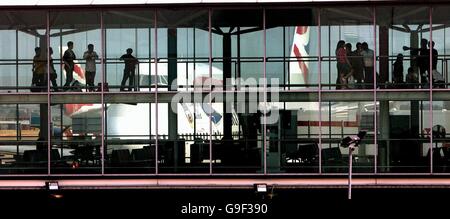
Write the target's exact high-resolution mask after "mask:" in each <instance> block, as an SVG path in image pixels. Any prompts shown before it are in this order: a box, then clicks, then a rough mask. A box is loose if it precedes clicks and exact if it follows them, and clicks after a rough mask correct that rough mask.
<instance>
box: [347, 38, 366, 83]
mask: <svg viewBox="0 0 450 219" xmlns="http://www.w3.org/2000/svg"><path fill="white" fill-rule="evenodd" d="M361 52H362V44H361V43H356V49H355V50H354V51H353V52H352V53H351V58H349V60H350V64H351V65H352V67H353V77H354V79H355V80H356V83H357V85H356V88H361V83H362V82H363V80H364V60H363V57H362V55H361Z"/></svg>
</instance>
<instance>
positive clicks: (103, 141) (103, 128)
mask: <svg viewBox="0 0 450 219" xmlns="http://www.w3.org/2000/svg"><path fill="white" fill-rule="evenodd" d="M103 22H104V21H103V11H101V12H100V30H101V31H100V33H101V39H100V41H101V46H102V48H101V50H102V54H101V57H102V58H101V59H100V64H101V66H102V79H101V81H102V84H101V86H100V91H101V104H102V107H101V112H102V113H101V115H102V118H101V120H102V121H101V125H102V134H101V135H102V136H101V137H102V138H101V139H102V144H101V150H100V151H101V156H102V162H101V165H102V167H101V174H102V175H104V174H105V153H106V151H105V141H106V137H105V125H106V122H105V113H106V108H105V99H104V97H105V91H104V87H105V61H104V60H105V47H106V44H105V42H106V39H105V31H106V30H105V27H104V24H103Z"/></svg>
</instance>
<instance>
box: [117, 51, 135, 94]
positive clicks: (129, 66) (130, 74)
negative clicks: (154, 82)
mask: <svg viewBox="0 0 450 219" xmlns="http://www.w3.org/2000/svg"><path fill="white" fill-rule="evenodd" d="M132 53H133V49H131V48H128V49H127V53H126V54H124V55H122V56H121V57H120V60H123V61H124V62H125V68H124V70H123V78H122V83H121V84H120V91H124V90H125V84H126V82H127V80H128V79H129V80H130V81H129V86H128V91H131V90H132V88H133V87H134V71H135V69H136V64H138V63H139V61H138V60H137V59H136V58H135V57H134V56H133V55H131V54H132Z"/></svg>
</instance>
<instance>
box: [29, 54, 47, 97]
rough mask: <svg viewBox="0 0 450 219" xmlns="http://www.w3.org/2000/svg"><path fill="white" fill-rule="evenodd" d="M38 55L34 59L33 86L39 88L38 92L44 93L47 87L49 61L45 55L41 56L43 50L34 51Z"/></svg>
mask: <svg viewBox="0 0 450 219" xmlns="http://www.w3.org/2000/svg"><path fill="white" fill-rule="evenodd" d="M34 51H35V52H36V55H35V56H34V58H33V79H32V81H33V84H34V85H35V86H36V87H37V89H36V91H44V90H45V89H46V87H47V86H46V85H47V81H46V79H47V77H46V75H47V71H46V69H47V61H46V58H45V55H44V54H41V53H42V51H41V48H39V47H36V48H35V49H34Z"/></svg>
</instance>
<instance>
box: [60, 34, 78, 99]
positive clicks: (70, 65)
mask: <svg viewBox="0 0 450 219" xmlns="http://www.w3.org/2000/svg"><path fill="white" fill-rule="evenodd" d="M67 47H68V48H67V50H66V51H65V52H64V55H63V61H64V70H65V71H66V83H65V84H64V89H65V90H67V89H68V87H70V84H71V83H72V81H73V69H74V67H75V63H74V60H75V59H76V56H75V53H74V52H73V42H72V41H69V42H67Z"/></svg>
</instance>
